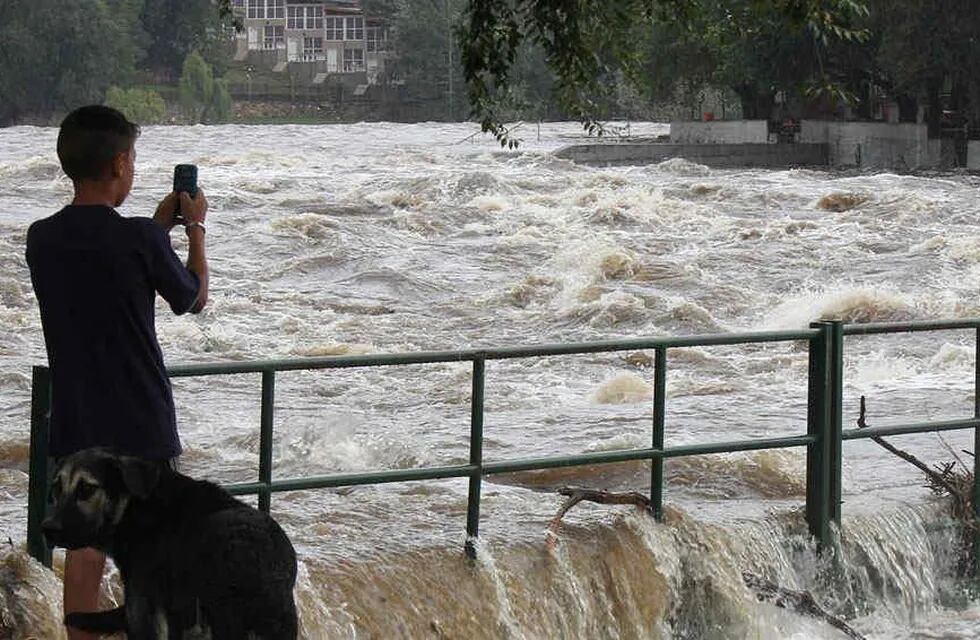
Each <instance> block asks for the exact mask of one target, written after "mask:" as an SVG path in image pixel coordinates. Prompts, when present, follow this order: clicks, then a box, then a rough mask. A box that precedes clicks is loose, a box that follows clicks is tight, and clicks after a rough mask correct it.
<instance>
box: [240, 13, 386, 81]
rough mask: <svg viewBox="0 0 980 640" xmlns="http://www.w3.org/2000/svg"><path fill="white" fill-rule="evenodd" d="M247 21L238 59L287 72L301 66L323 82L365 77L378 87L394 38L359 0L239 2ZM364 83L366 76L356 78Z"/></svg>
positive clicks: (241, 38)
mask: <svg viewBox="0 0 980 640" xmlns="http://www.w3.org/2000/svg"><path fill="white" fill-rule="evenodd" d="M232 4H233V7H234V9H235V11H236V13H237V14H238V16H239V17H241V19H242V23H243V26H244V28H243V30H242V31H241V33H239V34H238V35H237V46H236V54H235V59H236V60H246V59H249V60H250V61H251V60H253V59H254V61H255V62H257V63H259V64H263V65H268V66H269V67H271V68H272V69H273V70H274V71H284V70H285V69H287V68H288V67H289V66H290V65H299V66H301V67H302V70H304V71H306V72H308V74H309V77H310V81H311V82H312V83H314V84H322V83H323V82H324V81H325V80H326V78H327V77H328V76H330V75H335V74H361V75H362V79H363V81H364V82H365V83H367V84H374V83H376V82H377V81H378V78H379V76H380V75H381V73H382V72H383V71H384V63H385V59H386V58H387V56H388V46H387V45H388V34H387V29H386V27H385V25H384V23H383V22H382V21H381V20H378V19H369V18H367V17H366V16H365V15H364V12H363V10H362V9H361V4H360V1H359V0H303V1H295V0H234V1H233V3H232ZM351 79H352V80H360V79H361V78H351Z"/></svg>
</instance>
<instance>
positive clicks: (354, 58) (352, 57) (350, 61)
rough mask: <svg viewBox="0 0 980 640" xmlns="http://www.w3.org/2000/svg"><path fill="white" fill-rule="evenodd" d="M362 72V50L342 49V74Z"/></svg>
mask: <svg viewBox="0 0 980 640" xmlns="http://www.w3.org/2000/svg"><path fill="white" fill-rule="evenodd" d="M355 71H364V49H344V73H354V72H355Z"/></svg>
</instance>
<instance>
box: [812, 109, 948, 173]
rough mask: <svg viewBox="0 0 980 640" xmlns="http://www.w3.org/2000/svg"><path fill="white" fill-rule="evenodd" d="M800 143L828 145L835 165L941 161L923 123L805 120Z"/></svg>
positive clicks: (921, 165)
mask: <svg viewBox="0 0 980 640" xmlns="http://www.w3.org/2000/svg"><path fill="white" fill-rule="evenodd" d="M800 142H803V143H817V144H819V143H824V144H826V145H827V148H828V154H829V157H828V159H829V162H830V164H831V166H834V167H861V168H872V169H925V168H931V167H938V166H939V165H940V160H941V158H940V156H941V153H940V146H939V145H937V144H935V143H936V142H938V141H930V140H929V136H928V133H927V127H926V125H924V124H911V123H887V122H831V121H822V120H803V121H802V122H801V123H800Z"/></svg>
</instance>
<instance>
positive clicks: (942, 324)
mask: <svg viewBox="0 0 980 640" xmlns="http://www.w3.org/2000/svg"><path fill="white" fill-rule="evenodd" d="M978 327H980V319H969V318H967V319H963V320H917V321H910V322H866V323H855V324H845V325H844V335H845V336H858V335H862V336H866V335H873V334H880V333H913V332H917V331H949V330H953V329H976V328H978Z"/></svg>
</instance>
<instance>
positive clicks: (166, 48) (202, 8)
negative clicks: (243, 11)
mask: <svg viewBox="0 0 980 640" xmlns="http://www.w3.org/2000/svg"><path fill="white" fill-rule="evenodd" d="M144 1H145V4H144V7H143V11H142V14H141V22H142V25H143V29H144V30H145V31H146V34H147V39H148V42H147V58H146V66H147V68H148V69H149V70H150V71H152V72H153V73H154V74H156V75H157V76H158V77H159V78H160V79H162V80H170V81H172V80H173V79H175V78H177V77H178V74H179V73H180V72H181V70H182V66H183V63H184V60H185V59H186V58H187V56H188V55H190V54H191V53H192V52H195V51H197V52H200V53H201V54H203V56H204V58H205V59H206V60H207V62H209V63H211V64H218V65H219V66H220V65H223V64H225V62H226V61H225V60H224V58H226V57H227V51H226V49H225V47H224V44H225V43H226V42H227V40H228V38H227V33H226V31H227V29H226V28H227V27H230V26H231V25H232V17H231V11H230V6H228V3H227V1H225V2H223V3H218V4H216V3H214V2H212V0H144Z"/></svg>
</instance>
